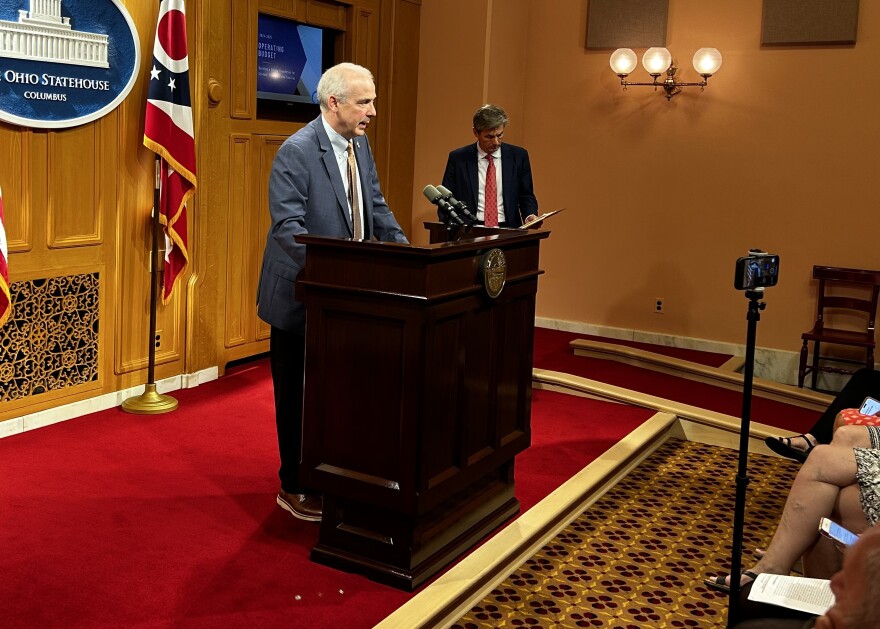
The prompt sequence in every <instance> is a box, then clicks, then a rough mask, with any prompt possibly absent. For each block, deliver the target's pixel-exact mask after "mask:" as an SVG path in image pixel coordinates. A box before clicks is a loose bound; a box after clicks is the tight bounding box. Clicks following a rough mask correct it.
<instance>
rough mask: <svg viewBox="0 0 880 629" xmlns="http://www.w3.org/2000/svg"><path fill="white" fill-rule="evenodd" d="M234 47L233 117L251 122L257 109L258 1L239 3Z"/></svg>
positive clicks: (231, 58)
mask: <svg viewBox="0 0 880 629" xmlns="http://www.w3.org/2000/svg"><path fill="white" fill-rule="evenodd" d="M231 5H232V6H231V8H232V41H231V46H230V50H229V52H230V55H229V62H230V66H229V69H230V72H229V107H230V112H229V115H230V117H232V118H239V119H242V120H250V119H253V118H254V117H255V116H256V108H257V17H258V14H259V12H258V10H257V2H256V0H235V1H234V2H232V3H231Z"/></svg>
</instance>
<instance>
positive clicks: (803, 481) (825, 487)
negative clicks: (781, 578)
mask: <svg viewBox="0 0 880 629" xmlns="http://www.w3.org/2000/svg"><path fill="white" fill-rule="evenodd" d="M856 471H857V470H856V460H855V454H854V453H853V450H852V448H839V447H837V446H830V445H828V446H817V447H816V449H815V450H813V453H812V454H811V455H810V458H808V459H807V460H806V462H805V463H804V466H803V467H802V468H801V470H800V471H799V472H798V475H797V476H796V477H795V480H794V484H792V486H791V492H790V493H789V496H788V500H787V501H786V503H785V507H784V508H783V510H782V518H781V519H780V520H779V526H777V528H776V533H775V534H774V535H773V540H772V541H771V542H770V545H769V546H768V547H767V552H766V553H764V556H763V557H762V558H761V560H760V561H759V562H758V563H757V564H756V565H755V566H754V567H753V568H752V572H758V573H760V572H771V573H774V574H788V573H789V572H790V571H791V568H792V566H794V564H795V562H796V561H797V560H798V558H800V557H801V555H803V554H804V553H805V552H806V551H807V550H808V549H809V548H811V547H812V546H813V544H815V543H816V540H817V539H818V537H819V520H820V519H821V518H823V517H829V516H831V515H832V513H833V512H834V510H835V508H837V507H838V499H839V497H840V493H841V489H842V488H844V487H847V486H849V485H853V484H854V483H855V482H856ZM862 519H864V515H863V516H862ZM865 527H867V521H865V522H864V524H863V526H862V528H863V529H864V528H865Z"/></svg>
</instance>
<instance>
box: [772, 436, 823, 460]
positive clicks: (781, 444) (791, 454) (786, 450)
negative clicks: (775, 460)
mask: <svg viewBox="0 0 880 629" xmlns="http://www.w3.org/2000/svg"><path fill="white" fill-rule="evenodd" d="M798 438H800V439H803V440H804V441H806V442H807V449H806V450H801V449H800V448H795V447H794V446H793V445H791V442H792V439H798ZM764 443H766V444H767V447H768V448H770V449H771V450H773V452H775V453H776V454H778V455H780V456H784V457H785V458H787V459H794V460H795V461H798V462H800V463H803V462H804V461H806V460H807V457H808V456H809V455H810V452H811V451H812V450H813V448H815V447H816V444H815V443H813V442H812V441H810V439H809V437H807V436H806V435H796V436H794V437H767V438H766V439H764Z"/></svg>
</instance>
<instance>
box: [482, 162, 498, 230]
mask: <svg viewBox="0 0 880 629" xmlns="http://www.w3.org/2000/svg"><path fill="white" fill-rule="evenodd" d="M486 159H488V160H489V166H488V167H487V168H486V194H485V204H484V208H485V209H484V210H483V225H485V226H486V227H498V188H497V187H496V184H495V158H494V157H492V156H491V155H486Z"/></svg>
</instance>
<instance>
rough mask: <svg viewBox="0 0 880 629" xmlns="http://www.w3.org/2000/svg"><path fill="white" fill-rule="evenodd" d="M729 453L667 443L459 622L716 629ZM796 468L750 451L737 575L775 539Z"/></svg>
mask: <svg viewBox="0 0 880 629" xmlns="http://www.w3.org/2000/svg"><path fill="white" fill-rule="evenodd" d="M737 465H738V454H737V453H736V452H735V451H733V450H729V449H726V448H718V447H713V446H707V445H704V444H700V443H693V442H688V441H682V440H679V439H672V440H669V441H668V442H666V443H665V444H663V445H662V446H661V447H660V448H659V449H658V450H657V451H656V452H654V453H653V454H652V455H651V456H650V457H649V458H648V459H646V460H645V461H644V462H643V463H642V464H641V465H639V466H638V467H637V468H636V469H635V470H634V471H633V472H631V473H630V474H628V475H627V476H626V478H624V479H623V480H622V481H621V482H619V483H618V484H617V485H616V486H615V487H614V488H613V489H612V490H611V491H609V492H608V493H607V494H605V496H603V497H602V498H601V499H600V500H599V501H597V502H596V503H595V504H593V506H591V507H590V508H589V509H588V510H587V511H586V512H584V513H583V514H581V515H580V516H579V517H578V518H577V519H575V520H574V522H572V523H571V524H570V525H569V526H568V527H567V528H566V529H564V530H563V531H562V532H561V533H560V534H559V535H557V536H556V537H555V538H554V539H553V540H551V541H550V543H548V544H547V545H546V546H544V548H542V549H541V550H540V551H539V552H538V553H537V554H536V555H535V556H534V557H532V558H531V559H529V560H528V561H527V562H526V563H525V564H523V565H522V566H521V567H520V568H519V569H518V570H517V571H515V572H514V573H513V574H512V575H511V576H510V577H508V579H507V580H506V581H504V582H503V583H502V584H501V585H499V586H498V587H497V588H496V589H495V590H493V591H492V592H491V593H490V594H489V595H488V596H487V597H486V598H485V599H483V601H481V602H480V604H479V605H477V606H476V607H474V608H473V609H472V610H471V611H470V612H468V613H467V614H466V615H465V616H464V617H462V618H461V619H460V620H459V621H458V622H457V623H455V624H454V625H453V627H455V628H456V629H479V628H483V627H612V628H622V629H623V628H626V629H629V628H633V629H641V628H644V627H701V628H704V627H705V628H708V627H724V626H725V625H726V619H727V597H726V595H724V594H721V593H717V592H715V591H714V590H710V589H708V588H706V587H705V586H704V585H703V578H704V577H705V576H708V575H715V574H718V573H723V572H724V573H726V572H728V566H729V563H730V550H731V537H732V530H733V510H734V501H735V485H734V478H735V476H736V469H737ZM798 468H799V466H798V464H796V463H794V462H792V461H787V460H783V459H778V458H774V457H768V456H762V455H754V454H753V455H750V456H749V470H748V475H749V478H750V479H751V482H750V484H749V491H748V498H747V505H746V531H745V536H744V541H743V548H744V549H746V550H745V555H744V557H743V568H744V569H745V568H748V567H749V566H751V565H752V563H753V557H752V556H751V553H750V551H751V549H754V548H756V547H764V546H765V545H766V544H767V542H768V541H769V540H770V537H771V536H772V534H773V530H774V528H775V525H776V522H777V521H778V519H779V515H780V514H781V512H782V507H783V505H784V503H785V497H786V495H787V494H788V489H789V487H790V486H791V483H792V481H793V480H794V476H795V474H796V473H797V470H798Z"/></svg>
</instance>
